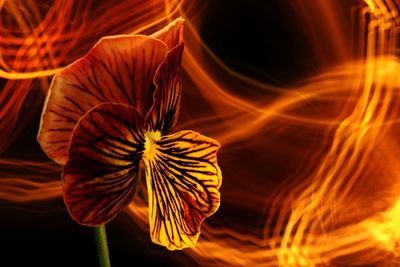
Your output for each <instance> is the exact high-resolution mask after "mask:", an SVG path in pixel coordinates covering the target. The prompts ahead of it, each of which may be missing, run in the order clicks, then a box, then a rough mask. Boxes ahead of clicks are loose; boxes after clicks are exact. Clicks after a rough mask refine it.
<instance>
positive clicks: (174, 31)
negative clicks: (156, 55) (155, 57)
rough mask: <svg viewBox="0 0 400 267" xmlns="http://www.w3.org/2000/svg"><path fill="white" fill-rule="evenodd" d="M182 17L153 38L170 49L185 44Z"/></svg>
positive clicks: (156, 33) (154, 34)
mask: <svg viewBox="0 0 400 267" xmlns="http://www.w3.org/2000/svg"><path fill="white" fill-rule="evenodd" d="M184 22H185V20H184V19H183V18H181V17H179V18H177V19H175V20H174V21H172V22H171V23H170V24H168V25H167V26H165V27H164V28H162V29H161V30H159V31H157V32H155V33H153V34H152V35H151V37H154V38H157V39H159V40H161V41H163V42H164V43H165V44H167V46H168V48H169V49H172V48H174V47H176V46H177V45H178V44H180V43H182V42H183V23H184Z"/></svg>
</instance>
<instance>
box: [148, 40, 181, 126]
mask: <svg viewBox="0 0 400 267" xmlns="http://www.w3.org/2000/svg"><path fill="white" fill-rule="evenodd" d="M183 48H184V45H183V43H181V44H179V45H178V46H176V47H175V48H173V49H172V50H170V51H169V52H168V54H167V56H166V59H165V61H164V62H163V63H161V65H160V67H159V68H158V70H157V72H156V75H155V77H154V84H155V85H156V90H155V92H154V107H153V109H152V110H151V111H150V112H151V113H150V114H149V117H148V119H149V123H150V126H149V128H150V130H151V131H161V132H162V133H163V134H167V133H168V132H169V130H170V129H171V128H172V127H173V126H174V125H175V124H176V121H177V119H178V113H179V106H180V100H181V91H182V53H183Z"/></svg>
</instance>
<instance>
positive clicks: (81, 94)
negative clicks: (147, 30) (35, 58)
mask: <svg viewBox="0 0 400 267" xmlns="http://www.w3.org/2000/svg"><path fill="white" fill-rule="evenodd" d="M167 52H168V47H167V46H166V44H165V43H164V42H162V41H160V40H157V39H155V38H152V37H146V36H138V35H121V36H114V37H105V38H102V39H101V40H100V41H99V42H98V43H97V44H96V45H95V46H94V47H93V48H92V49H91V50H90V51H89V52H88V54H87V55H86V56H84V57H83V58H81V59H79V60H77V61H75V62H74V63H72V64H71V65H69V66H68V67H67V68H66V69H65V70H64V71H62V72H61V73H60V74H58V75H56V76H55V77H54V80H53V83H52V85H51V87H50V91H49V95H48V98H47V101H46V105H45V108H44V112H43V115H42V121H41V128H40V130H39V135H38V140H39V143H40V145H41V147H42V149H43V150H44V151H45V152H46V154H47V155H48V156H49V157H50V158H52V159H53V160H55V161H57V162H58V163H60V164H64V163H65V161H66V157H67V148H68V143H69V140H70V138H71V133H72V130H73V128H74V126H75V125H76V123H77V121H78V120H79V119H80V118H81V117H82V116H83V115H84V114H85V113H86V112H87V111H89V110H90V109H91V108H93V107H95V106H96V105H98V104H101V103H106V102H113V103H121V104H127V105H131V106H133V107H135V108H136V109H137V110H138V112H139V113H141V114H142V113H143V114H144V113H146V112H148V111H149V109H150V108H151V107H152V106H153V93H154V90H155V85H154V83H153V78H154V75H155V73H156V70H157V68H158V67H159V65H160V64H161V62H163V61H164V59H165V56H166V54H167Z"/></svg>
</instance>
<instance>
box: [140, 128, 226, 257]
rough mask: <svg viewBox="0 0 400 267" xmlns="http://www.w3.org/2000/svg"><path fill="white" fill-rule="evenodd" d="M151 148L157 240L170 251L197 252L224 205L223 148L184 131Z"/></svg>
mask: <svg viewBox="0 0 400 267" xmlns="http://www.w3.org/2000/svg"><path fill="white" fill-rule="evenodd" d="M146 139H147V140H146V142H150V141H149V138H148V137H147V138H146ZM146 147H147V149H146V152H145V153H144V155H143V161H144V163H145V166H146V180H147V188H148V194H149V205H150V215H149V217H150V218H149V220H150V234H151V238H152V241H153V242H155V243H157V244H160V245H164V246H166V247H167V248H168V249H170V250H174V249H183V248H185V247H193V246H195V245H196V242H197V239H198V237H199V234H200V225H201V223H202V222H203V220H204V219H205V218H206V217H209V216H211V215H212V214H213V213H214V212H215V211H216V210H217V209H218V207H219V204H220V193H219V191H218V189H219V187H220V185H221V180H222V176H221V171H220V169H219V167H218V164H217V151H218V149H219V147H220V146H219V144H218V142H217V141H215V140H213V139H211V138H208V137H205V136H202V135H200V134H198V133H195V132H192V131H181V132H178V133H176V134H173V135H170V136H164V137H162V138H161V139H160V140H158V141H155V142H153V143H151V145H149V144H148V143H146Z"/></svg>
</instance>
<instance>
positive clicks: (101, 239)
mask: <svg viewBox="0 0 400 267" xmlns="http://www.w3.org/2000/svg"><path fill="white" fill-rule="evenodd" d="M94 236H95V239H96V247H97V255H98V256H99V263H100V267H110V266H111V265H110V257H109V255H108V245H107V236H106V226H105V225H101V226H96V227H94Z"/></svg>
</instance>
